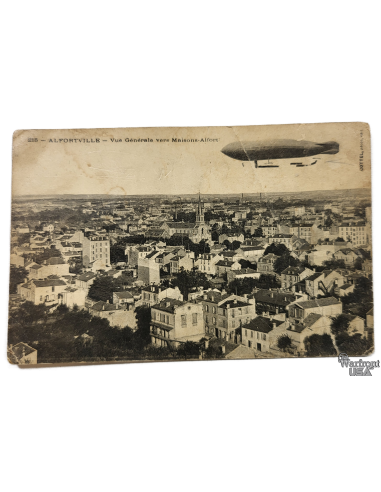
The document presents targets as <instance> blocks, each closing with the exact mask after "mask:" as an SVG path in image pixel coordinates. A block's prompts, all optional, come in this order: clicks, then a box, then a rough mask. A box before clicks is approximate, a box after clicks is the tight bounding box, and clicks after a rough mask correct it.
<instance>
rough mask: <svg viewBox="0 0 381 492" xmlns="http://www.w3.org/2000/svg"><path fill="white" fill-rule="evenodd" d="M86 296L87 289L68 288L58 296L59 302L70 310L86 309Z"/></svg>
mask: <svg viewBox="0 0 381 492" xmlns="http://www.w3.org/2000/svg"><path fill="white" fill-rule="evenodd" d="M86 296H87V290H86V289H79V288H76V287H70V286H67V287H66V289H64V290H63V291H62V292H60V293H59V294H58V302H59V304H64V305H65V306H67V307H68V308H73V307H74V306H78V307H84V306H85V301H86Z"/></svg>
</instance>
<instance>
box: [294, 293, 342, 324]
mask: <svg viewBox="0 0 381 492" xmlns="http://www.w3.org/2000/svg"><path fill="white" fill-rule="evenodd" d="M342 311H343V305H342V304H341V302H340V301H339V300H338V299H336V298H335V297H323V298H321V299H312V300H310V301H296V302H295V303H293V304H291V306H290V307H289V310H288V314H289V318H290V319H291V320H296V321H303V320H304V319H305V318H307V316H308V315H309V314H311V313H314V314H321V315H322V316H337V315H338V314H341V313H342Z"/></svg>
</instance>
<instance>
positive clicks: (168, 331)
mask: <svg viewBox="0 0 381 492" xmlns="http://www.w3.org/2000/svg"><path fill="white" fill-rule="evenodd" d="M150 333H151V343H152V344H153V345H156V346H159V347H173V348H177V347H178V346H179V345H180V344H181V343H184V342H187V341H193V342H198V341H199V340H201V338H203V337H204V336H205V327H204V317H203V310H202V305H201V304H199V303H195V302H183V301H178V300H176V299H169V298H164V299H162V300H161V301H160V302H159V303H158V304H155V305H154V306H152V308H151V324H150Z"/></svg>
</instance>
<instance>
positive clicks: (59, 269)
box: [29, 256, 70, 278]
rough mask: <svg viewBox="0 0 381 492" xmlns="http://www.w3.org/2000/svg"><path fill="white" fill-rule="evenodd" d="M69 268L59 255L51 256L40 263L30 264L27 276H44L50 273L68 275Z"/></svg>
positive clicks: (60, 275)
mask: <svg viewBox="0 0 381 492" xmlns="http://www.w3.org/2000/svg"><path fill="white" fill-rule="evenodd" d="M69 268H70V266H69V264H68V263H66V262H65V261H64V260H63V258H62V257H61V256H60V257H52V258H49V259H48V260H45V261H44V263H43V264H42V265H37V264H35V265H32V266H31V267H30V270H29V278H46V277H49V276H50V275H58V276H59V277H62V276H64V275H69Z"/></svg>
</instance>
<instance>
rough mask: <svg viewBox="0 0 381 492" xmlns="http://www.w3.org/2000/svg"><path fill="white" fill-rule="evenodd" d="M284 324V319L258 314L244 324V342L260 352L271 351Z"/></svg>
mask: <svg viewBox="0 0 381 492" xmlns="http://www.w3.org/2000/svg"><path fill="white" fill-rule="evenodd" d="M283 325H284V322H283V321H280V320H277V319H271V318H267V317H265V316H257V317H256V318H254V319H252V320H251V321H250V322H249V323H246V324H244V325H243V326H242V330H241V331H242V344H243V345H245V346H246V347H248V348H252V349H255V350H258V351H259V352H269V351H270V346H272V345H274V344H275V342H276V338H277V337H278V336H279V334H280V329H281V327H282V326H283Z"/></svg>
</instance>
